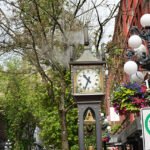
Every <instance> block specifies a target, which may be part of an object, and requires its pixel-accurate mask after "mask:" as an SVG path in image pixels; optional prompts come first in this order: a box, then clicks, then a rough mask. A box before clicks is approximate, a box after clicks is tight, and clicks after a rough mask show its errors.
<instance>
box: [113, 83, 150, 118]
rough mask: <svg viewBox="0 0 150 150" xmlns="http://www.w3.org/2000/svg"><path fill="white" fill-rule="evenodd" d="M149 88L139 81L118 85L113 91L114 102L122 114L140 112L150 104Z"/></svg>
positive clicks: (117, 110) (116, 109)
mask: <svg viewBox="0 0 150 150" xmlns="http://www.w3.org/2000/svg"><path fill="white" fill-rule="evenodd" d="M146 90H147V88H146V86H145V85H140V84H138V83H130V82H129V83H126V84H123V85H120V86H118V87H117V89H116V90H115V91H114V92H113V99H112V104H113V107H114V108H115V111H116V112H117V113H119V114H120V115H123V114H127V113H133V112H139V111H140V109H141V108H144V107H147V106H149V104H150V100H149V97H148V93H147V92H146Z"/></svg>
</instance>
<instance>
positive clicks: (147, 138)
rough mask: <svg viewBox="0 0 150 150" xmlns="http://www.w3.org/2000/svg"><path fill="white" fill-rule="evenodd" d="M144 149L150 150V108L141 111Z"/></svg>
mask: <svg viewBox="0 0 150 150" xmlns="http://www.w3.org/2000/svg"><path fill="white" fill-rule="evenodd" d="M141 123H142V133H143V149H144V150H150V107H147V108H142V109H141Z"/></svg>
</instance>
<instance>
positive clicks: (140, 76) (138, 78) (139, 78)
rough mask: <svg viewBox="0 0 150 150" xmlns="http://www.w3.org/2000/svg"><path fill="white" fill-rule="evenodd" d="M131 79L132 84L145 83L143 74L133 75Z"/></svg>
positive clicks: (138, 72)
mask: <svg viewBox="0 0 150 150" xmlns="http://www.w3.org/2000/svg"><path fill="white" fill-rule="evenodd" d="M130 79H131V81H132V82H137V83H142V82H143V81H144V75H143V74H142V72H140V71H137V72H136V73H134V74H132V75H131V78H130Z"/></svg>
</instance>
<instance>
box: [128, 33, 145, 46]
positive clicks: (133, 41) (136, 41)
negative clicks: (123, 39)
mask: <svg viewBox="0 0 150 150" xmlns="http://www.w3.org/2000/svg"><path fill="white" fill-rule="evenodd" d="M141 44H142V39H141V38H140V37H139V36H138V35H132V36H130V38H129V40H128V45H129V46H130V47H131V48H138V47H139V46H140V45H141Z"/></svg>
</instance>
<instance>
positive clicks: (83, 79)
mask: <svg viewBox="0 0 150 150" xmlns="http://www.w3.org/2000/svg"><path fill="white" fill-rule="evenodd" d="M76 84H77V92H78V93H93V92H94V93H96V92H100V71H99V69H83V70H78V72H77V79H76Z"/></svg>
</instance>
